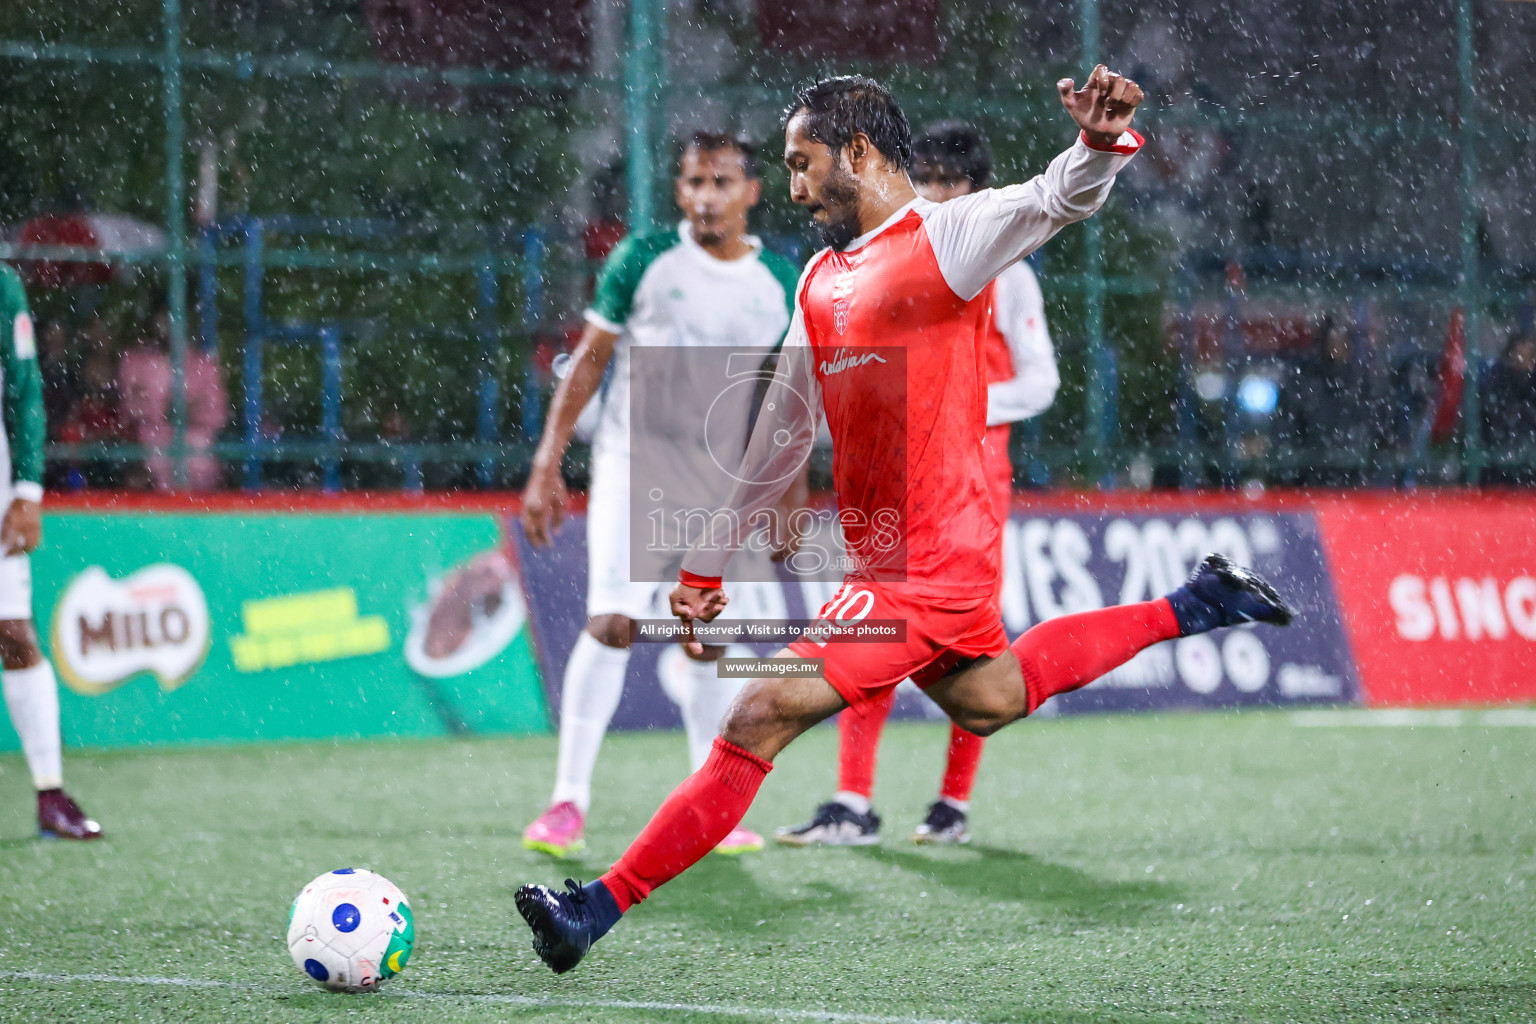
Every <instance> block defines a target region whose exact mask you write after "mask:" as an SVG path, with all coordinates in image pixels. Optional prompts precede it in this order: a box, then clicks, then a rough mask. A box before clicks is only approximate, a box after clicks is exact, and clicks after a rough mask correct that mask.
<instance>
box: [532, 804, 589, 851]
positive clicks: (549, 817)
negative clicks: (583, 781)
mask: <svg viewBox="0 0 1536 1024" xmlns="http://www.w3.org/2000/svg"><path fill="white" fill-rule="evenodd" d="M586 824H587V819H586V815H584V814H582V813H581V810H580V809H579V808H578V807H577V806H576V805H575V804H573V803H571V802H570V801H569V800H565V801H562V802H561V803H558V804H555V805H554V806H553V807H551V808H550V809H549V810H547V811H545V812H544V813H543V814H541V815H539V820H538V821H535V822H534V823H533V824H532V825H529V826H528V827H527V828H525V829H524V830H523V848H524V849H528V850H537V851H539V852H540V853H547V854H549V855H550V856H551V857H569V856H571V855H573V854H577V853H580V852H581V851H582V849H583V848H584V847H585V846H586V845H587V841H586V840H585V839H583V838H582V836H583V834H584V832H585V830H586Z"/></svg>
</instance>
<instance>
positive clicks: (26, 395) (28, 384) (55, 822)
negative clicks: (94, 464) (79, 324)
mask: <svg viewBox="0 0 1536 1024" xmlns="http://www.w3.org/2000/svg"><path fill="white" fill-rule="evenodd" d="M0 405H3V406H4V417H3V427H4V429H3V430H0V516H3V519H0V665H3V666H4V669H5V672H4V684H5V706H6V709H7V710H8V711H9V712H10V715H11V725H12V726H14V727H15V729H16V735H17V736H19V737H20V738H21V749H22V752H23V753H24V754H25V755H26V759H27V768H28V769H29V770H30V771H31V773H32V784H33V786H34V787H35V788H36V789H37V831H38V834H39V835H41V836H43V837H44V838H47V839H95V838H97V837H99V836H100V835H101V826H100V825H98V824H96V822H94V821H92V820H91V819H89V818H87V817H86V816H85V813H84V812H83V811H81V810H80V807H79V805H78V804H76V803H75V802H74V801H73V800H71V799H70V797H69V794H67V793H65V792H64V788H63V787H64V756H63V748H64V744H63V741H62V739H61V738H60V736H59V687H58V682H57V681H56V680H55V679H54V675H53V666H52V665H50V664H48V659H47V658H45V657H43V650H42V647H41V646H40V645H39V644H38V642H37V630H36V629H35V628H34V627H33V625H32V563H31V559H30V558H29V557H28V555H29V553H30V552H31V551H32V550H33V549H35V548H36V547H37V545H38V542H39V541H40V540H41V539H42V529H43V519H42V511H43V485H42V479H43V435H44V434H45V433H46V426H45V423H44V419H43V378H42V374H41V373H40V372H38V367H37V345H36V342H35V340H34V338H33V333H32V317H31V314H30V313H28V311H27V296H26V292H25V291H24V290H23V289H22V286H21V278H20V277H19V276H17V274H16V271H14V270H12V269H11V268H10V267H9V266H7V265H5V264H3V263H0Z"/></svg>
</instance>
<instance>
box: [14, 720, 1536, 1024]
mask: <svg viewBox="0 0 1536 1024" xmlns="http://www.w3.org/2000/svg"><path fill="white" fill-rule="evenodd" d="M944 741H945V730H944V729H943V728H941V727H939V726H936V725H895V726H892V727H891V728H890V729H889V731H888V733H887V736H886V742H885V746H884V750H883V753H884V757H883V759H882V765H881V773H880V782H879V787H878V789H877V791H876V794H875V805H876V808H877V809H878V810H879V811H880V812H881V813H882V814H883V815H884V817H885V821H886V827H885V840H884V843H883V845H881V846H879V847H873V848H866V849H861V850H849V849H842V850H827V849H821V850H789V849H776V848H772V847H770V849H769V850H768V851H767V852H765V853H763V854H760V855H756V856H750V857H747V858H743V859H726V858H722V857H714V856H712V857H710V858H708V859H707V860H706V861H705V862H704V863H703V864H701V865H699V866H698V867H697V868H695V869H694V870H693V871H691V872H689V873H688V874H687V875H685V876H684V877H683V878H681V879H679V880H678V881H676V882H674V883H672V884H671V885H669V886H667V887H665V888H663V889H662V890H660V891H659V892H658V893H657V894H656V895H655V897H653V898H652V900H651V901H650V902H649V903H647V904H645V905H644V906H641V907H639V908H637V909H636V910H635V911H633V912H632V913H631V914H630V916H629V919H627V920H626V921H624V922H623V923H622V924H620V925H619V927H618V928H617V929H616V930H615V931H614V932H613V933H612V934H611V935H610V936H609V937H608V938H607V939H605V940H604V941H603V942H601V943H600V944H599V945H598V946H597V947H596V948H595V950H594V951H593V952H592V953H591V954H590V955H589V956H588V958H587V960H586V961H585V962H584V963H583V964H582V965H581V966H580V967H579V968H578V969H577V970H576V971H574V972H572V973H571V974H568V975H565V976H563V977H559V978H557V977H555V976H554V975H552V974H550V973H549V972H548V971H547V970H546V969H545V968H544V967H543V966H542V965H541V964H539V963H538V962H537V960H536V959H535V958H534V956H533V954H532V952H531V951H530V949H529V946H528V933H527V931H526V929H525V928H524V927H523V925H522V924H521V922H520V921H519V920H518V919H517V918H516V916H515V913H514V911H513V910H512V898H511V897H512V892H513V890H514V889H515V888H516V887H517V886H518V885H519V884H520V883H522V882H525V881H530V880H537V881H544V882H558V881H559V880H560V879H562V878H564V877H565V876H566V875H573V876H575V877H577V878H583V879H585V878H591V877H593V876H594V875H596V874H597V873H599V872H600V871H601V870H602V869H603V868H605V867H606V866H607V864H608V863H609V862H610V860H611V859H612V858H613V857H615V856H617V855H618V853H619V852H620V851H621V850H622V848H623V846H624V845H625V843H626V842H627V841H628V840H629V838H631V837H632V836H633V834H634V833H635V832H636V831H637V830H638V829H639V828H640V827H641V826H642V825H643V824H644V823H645V821H646V819H647V818H648V817H649V815H650V813H651V811H652V810H653V809H654V807H655V805H656V804H657V802H658V801H659V800H660V799H661V797H662V796H663V795H665V793H666V791H667V790H668V789H670V788H671V786H672V785H673V784H675V782H676V781H677V780H678V779H679V778H680V777H681V775H682V774H683V772H684V770H685V754H684V747H683V741H682V738H681V736H680V735H676V734H647V735H615V736H612V737H610V738H609V740H608V743H607V745H606V746H605V747H604V749H603V755H602V759H601V762H600V764H599V782H598V786H597V793H596V798H595V805H594V808H593V812H594V821H593V824H592V827H591V829H590V831H589V835H588V842H589V847H588V851H589V855H588V856H587V858H586V859H585V860H583V861H581V862H577V863H567V864H557V863H554V862H552V861H549V860H548V859H546V858H543V857H541V856H539V855H537V854H532V853H528V852H525V851H524V850H523V849H522V847H521V844H520V840H519V834H520V831H521V829H522V827H523V825H524V824H526V823H527V821H528V820H529V819H531V818H532V817H533V816H534V815H536V814H537V813H538V812H539V811H540V810H541V809H542V805H543V802H544V800H545V798H546V796H547V794H548V791H549V786H550V781H551V775H552V772H553V765H554V755H555V745H554V740H553V739H552V738H540V739H531V740H530V739H517V740H481V741H473V742H437V741H425V742H401V743H376V744H349V745H330V744H323V745H289V746H268V747H241V748H218V749H203V750H180V751H135V752H120V753H97V754H74V755H72V756H71V757H70V758H69V760H68V763H67V765H66V775H67V780H68V782H69V783H70V785H71V788H72V789H73V790H74V791H75V792H76V793H77V795H78V796H79V798H80V799H81V801H82V803H83V804H84V805H85V806H86V807H87V809H88V810H90V811H91V812H92V813H93V814H95V815H96V816H97V817H99V818H100V819H101V820H102V822H103V824H104V825H105V826H106V829H107V831H108V834H109V838H108V839H107V840H106V841H104V842H101V843H97V844H68V843H61V842H55V843H42V842H39V841H37V840H36V839H34V838H33V837H32V819H31V807H30V797H29V795H28V793H27V786H26V777H25V772H24V769H23V767H22V764H21V761H20V758H19V757H17V756H13V755H7V756H5V757H0V1020H3V1021H6V1022H11V1021H47V1022H54V1021H114V1022H116V1021H137V1020H146V1021H177V1022H199V1021H215V1020H217V1021H294V1022H298V1021H303V1022H321V1024H324V1022H329V1021H341V1020H349V1021H350V1020H368V1021H397V1020H399V1021H432V1022H439V1021H441V1022H459V1021H507V1020H516V1021H525V1020H527V1021H551V1022H553V1021H663V1020H677V1021H705V1020H743V1021H751V1020H763V1021H769V1020H802V1021H810V1020H831V1021H840V1022H842V1024H855V1022H859V1021H863V1022H873V1021H876V1020H890V1021H907V1022H911V1021H915V1020H919V1019H922V1020H940V1019H942V1020H954V1021H1143V1020H1147V1021H1190V1022H1200V1024H1205V1022H1211V1021H1249V1020H1253V1021H1324V1020H1381V1021H1408V1020H1412V1021H1431V1020H1433V1021H1445V1020H1469V1021H1495V1020H1497V1021H1520V1020H1532V1019H1536V992H1533V982H1536V966H1533V965H1536V952H1533V950H1536V935H1533V929H1532V924H1531V922H1532V909H1533V899H1532V895H1533V894H1532V890H1531V886H1530V884H1529V883H1530V882H1531V880H1532V878H1533V877H1536V854H1533V842H1536V819H1533V803H1532V789H1533V784H1536V729H1531V728H1520V727H1501V726H1496V725H1481V724H1474V725H1463V726H1459V727H1420V728H1382V727H1361V726H1347V727H1341V728H1304V727H1301V726H1299V725H1298V724H1296V722H1295V721H1294V720H1293V718H1292V716H1291V715H1290V714H1289V713H1284V712H1270V713H1262V714H1255V713H1250V714H1242V715H1238V714H1226V715H1217V714H1204V715H1163V716H1114V717H1109V716H1106V717H1083V718H1075V719H1064V720H1045V721H1041V722H1032V723H1027V724H1024V725H1021V726H1016V727H1014V728H1011V729H1009V730H1007V731H1005V732H1004V733H1003V734H1002V735H1000V736H999V737H997V738H996V739H995V740H993V741H992V743H991V744H990V746H989V747H988V750H987V754H986V758H985V760H984V762H983V765H982V776H981V781H980V783H979V785H978V788H977V792H976V796H975V803H974V807H973V814H972V820H973V825H974V832H975V842H974V843H973V844H972V845H971V846H970V847H969V848H964V849H935V848H919V847H915V846H912V845H911V844H910V843H909V842H907V838H906V837H907V835H908V834H909V832H910V829H911V827H912V825H913V824H915V823H916V821H917V820H918V818H919V817H920V816H921V813H922V811H923V809H924V807H925V806H926V804H927V803H928V802H929V801H930V800H931V799H932V796H933V792H934V789H935V788H936V785H937V781H938V775H939V766H940V761H941V759H942V755H943V746H944ZM835 743H836V733H835V731H834V730H832V729H826V728H823V729H817V730H814V731H813V732H812V733H811V734H810V735H808V736H806V737H805V738H803V739H802V740H801V741H799V742H798V743H796V744H795V746H793V747H792V748H791V749H790V750H789V751H788V752H786V753H785V754H784V755H783V756H782V757H781V758H780V765H779V767H778V769H777V770H776V771H774V773H773V774H772V775H771V776H770V777H769V780H768V782H767V783H766V785H765V786H764V789H763V792H762V794H761V796H760V797H759V799H758V801H757V804H756V805H755V806H754V807H753V809H752V811H751V812H750V814H749V815H748V817H747V824H748V825H749V826H752V827H755V828H757V829H758V830H759V831H762V832H768V831H770V830H771V829H772V828H773V827H774V826H776V825H784V824H792V823H797V822H799V821H801V820H803V819H804V818H805V817H806V816H807V815H808V814H809V812H810V811H811V809H812V806H813V805H814V804H815V803H816V802H818V801H819V800H820V799H822V798H824V797H825V796H826V795H827V794H828V793H829V791H830V790H831V789H832V783H833V769H832V762H833V757H834V752H835ZM342 865H356V866H366V867H370V868H373V869H374V870H377V871H380V872H382V873H383V874H385V875H387V876H388V877H389V878H391V879H392V880H393V881H394V882H396V883H397V884H398V885H400V886H401V888H402V889H404V890H405V892H406V894H407V895H408V896H409V897H410V898H411V901H412V904H413V906H414V908H415V912H416V924H417V935H418V938H417V946H416V952H415V955H414V956H413V958H412V960H411V962H410V965H409V967H408V968H407V969H406V971H405V973H404V974H402V975H401V976H400V977H399V978H396V979H394V980H393V981H391V982H389V983H388V985H387V986H386V988H385V989H384V990H383V991H382V992H381V993H379V994H377V995H372V996H339V995H331V994H329V993H325V992H322V991H321V990H319V989H318V988H316V987H314V986H313V985H311V984H310V983H309V981H308V980H307V979H306V978H305V977H304V976H303V975H302V974H300V973H299V971H298V970H297V969H296V968H295V967H294V966H293V965H292V963H291V962H290V961H289V959H288V955H287V951H286V950H285V948H284V946H283V938H282V936H283V931H284V927H285V920H286V915H287V910H288V904H289V902H290V900H291V899H292V898H293V895H294V894H295V893H296V892H297V891H298V889H299V887H300V885H302V884H303V883H304V882H305V881H307V880H308V879H310V878H311V877H313V876H314V875H316V874H318V873H320V872H321V871H324V870H326V869H329V868H333V867H339V866H342ZM202 982H208V983H213V984H210V985H195V984H193V983H202ZM642 1003H643V1004H667V1005H666V1006H659V1007H658V1006H640V1005H636V1004H642ZM839 1015H841V1016H839Z"/></svg>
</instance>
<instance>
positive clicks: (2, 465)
mask: <svg viewBox="0 0 1536 1024" xmlns="http://www.w3.org/2000/svg"><path fill="white" fill-rule="evenodd" d="M0 406H3V407H4V410H3V411H4V417H3V423H4V429H3V430H0V514H3V513H4V511H5V509H7V508H9V507H10V504H11V499H12V498H15V497H22V498H27V499H29V500H31V501H41V500H42V499H43V486H42V480H43V437H44V434H45V433H46V432H47V425H46V423H45V421H44V417H43V375H42V373H41V372H40V371H39V370H38V367H37V342H36V339H35V338H34V336H33V333H32V316H31V314H30V313H28V311H27V293H26V291H25V290H24V289H23V288H22V286H21V277H20V275H18V274H17V273H16V271H15V270H14V269H12V268H11V267H10V266H9V265H7V264H4V263H0Z"/></svg>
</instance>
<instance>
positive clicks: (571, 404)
mask: <svg viewBox="0 0 1536 1024" xmlns="http://www.w3.org/2000/svg"><path fill="white" fill-rule="evenodd" d="M618 340H619V336H618V334H617V333H615V332H613V331H610V330H607V329H605V328H603V327H599V326H598V325H597V324H594V323H588V324H587V327H586V329H585V330H584V331H583V332H582V335H581V341H580V342H579V343H578V344H577V346H576V351H575V352H573V353H572V355H571V369H570V372H569V373H567V374H566V375H565V378H564V379H563V380H561V381H560V384H559V386H558V387H556V388H555V393H554V396H553V397H552V398H551V399H550V401H549V417H548V418H547V419H546V420H545V421H544V435H543V437H541V438H540V439H539V447H538V449H537V450H536V451H535V452H534V454H533V466H532V468H531V469H530V470H529V471H528V485H527V486H526V487H524V488H523V529H524V530H526V531H527V532H528V540H529V542H531V543H532V544H533V545H534V546H535V547H542V546H543V545H545V544H548V543H549V542H550V539H551V538H552V536H553V535H554V532H555V531H556V530H558V529H560V522H561V520H562V519H564V517H565V503H566V500H567V497H568V496H567V494H566V490H565V480H564V479H562V478H561V476H560V460H561V459H563V458H564V457H565V450H566V448H568V447H570V444H571V435H572V434H573V433H574V432H575V430H576V420H577V418H578V417H580V416H581V411H582V410H583V409H585V408H586V407H587V403H588V402H590V401H591V400H592V396H593V395H595V394H597V390H598V388H600V387H601V386H602V383H603V371H604V370H605V369H607V367H608V361H609V360H610V359H612V358H613V346H614V343H615V342H616V341H618Z"/></svg>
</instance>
